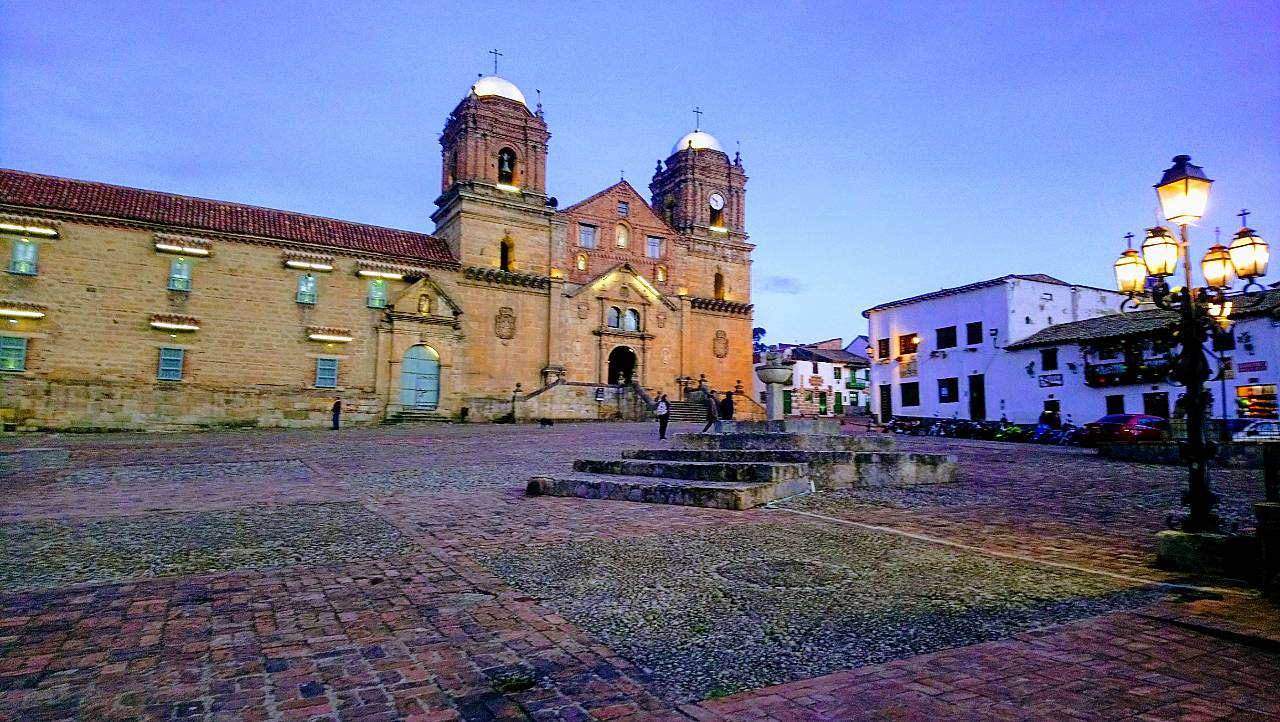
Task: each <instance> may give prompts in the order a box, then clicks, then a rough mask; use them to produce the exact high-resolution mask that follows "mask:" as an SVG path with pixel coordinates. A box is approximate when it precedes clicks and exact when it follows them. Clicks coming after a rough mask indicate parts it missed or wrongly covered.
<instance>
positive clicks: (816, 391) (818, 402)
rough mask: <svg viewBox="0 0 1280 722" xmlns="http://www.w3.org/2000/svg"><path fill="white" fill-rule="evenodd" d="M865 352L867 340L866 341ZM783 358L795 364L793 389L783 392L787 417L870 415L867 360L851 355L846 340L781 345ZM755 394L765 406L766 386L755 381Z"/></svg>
mask: <svg viewBox="0 0 1280 722" xmlns="http://www.w3.org/2000/svg"><path fill="white" fill-rule="evenodd" d="M863 346H864V348H865V346H866V343H865V339H864V341H863ZM776 350H778V351H780V352H782V355H783V358H784V359H788V360H791V361H794V362H795V366H794V367H793V374H792V385H791V387H790V388H787V389H784V390H783V392H782V413H783V414H784V415H787V416H796V417H801V416H803V417H815V416H844V415H847V414H851V413H858V414H861V413H866V410H867V407H868V404H869V403H870V398H869V396H868V394H867V390H868V386H869V376H868V374H869V369H868V361H867V358H866V357H865V356H863V355H860V354H857V353H854V352H851V351H848V350H846V349H845V347H844V340H843V339H840V338H833V339H828V340H826V341H819V342H817V343H812V344H804V345H798V346H795V345H791V344H778V346H777V349H776ZM753 391H754V392H755V394H756V398H758V399H759V400H760V403H764V391H765V389H764V384H763V383H761V382H760V380H759V379H758V378H756V379H755V384H754V387H753Z"/></svg>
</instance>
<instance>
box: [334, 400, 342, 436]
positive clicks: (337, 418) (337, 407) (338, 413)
mask: <svg viewBox="0 0 1280 722" xmlns="http://www.w3.org/2000/svg"><path fill="white" fill-rule="evenodd" d="M341 420H342V399H334V400H333V430H334V431H337V430H338V426H339V423H340V422H341Z"/></svg>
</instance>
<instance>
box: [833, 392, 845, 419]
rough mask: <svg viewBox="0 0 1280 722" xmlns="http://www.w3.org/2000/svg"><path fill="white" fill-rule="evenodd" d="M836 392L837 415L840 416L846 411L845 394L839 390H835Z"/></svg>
mask: <svg viewBox="0 0 1280 722" xmlns="http://www.w3.org/2000/svg"><path fill="white" fill-rule="evenodd" d="M835 394H836V416H840V415H841V414H843V413H844V394H842V393H840V392H839V391H837V392H835Z"/></svg>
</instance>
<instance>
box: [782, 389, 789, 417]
mask: <svg viewBox="0 0 1280 722" xmlns="http://www.w3.org/2000/svg"><path fill="white" fill-rule="evenodd" d="M782 413H783V414H784V415H785V414H790V413H791V391H789V390H785V391H783V392H782Z"/></svg>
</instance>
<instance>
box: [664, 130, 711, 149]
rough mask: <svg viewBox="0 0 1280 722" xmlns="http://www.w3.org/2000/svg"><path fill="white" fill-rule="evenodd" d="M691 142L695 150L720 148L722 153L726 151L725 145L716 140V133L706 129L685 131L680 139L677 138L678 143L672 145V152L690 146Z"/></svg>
mask: <svg viewBox="0 0 1280 722" xmlns="http://www.w3.org/2000/svg"><path fill="white" fill-rule="evenodd" d="M690 143H692V144H693V149H694V150H703V149H706V150H718V151H720V152H721V153H723V152H724V147H723V146H721V145H720V141H718V140H716V137H715V136H714V135H712V134H710V133H708V132H707V131H705V130H695V131H693V132H691V133H685V134H684V135H682V136H680V140H677V141H676V144H675V145H673V146H671V154H672V155H675V154H676V153H679V152H680V151H682V150H684V149H685V148H688V147H689V144H690Z"/></svg>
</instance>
